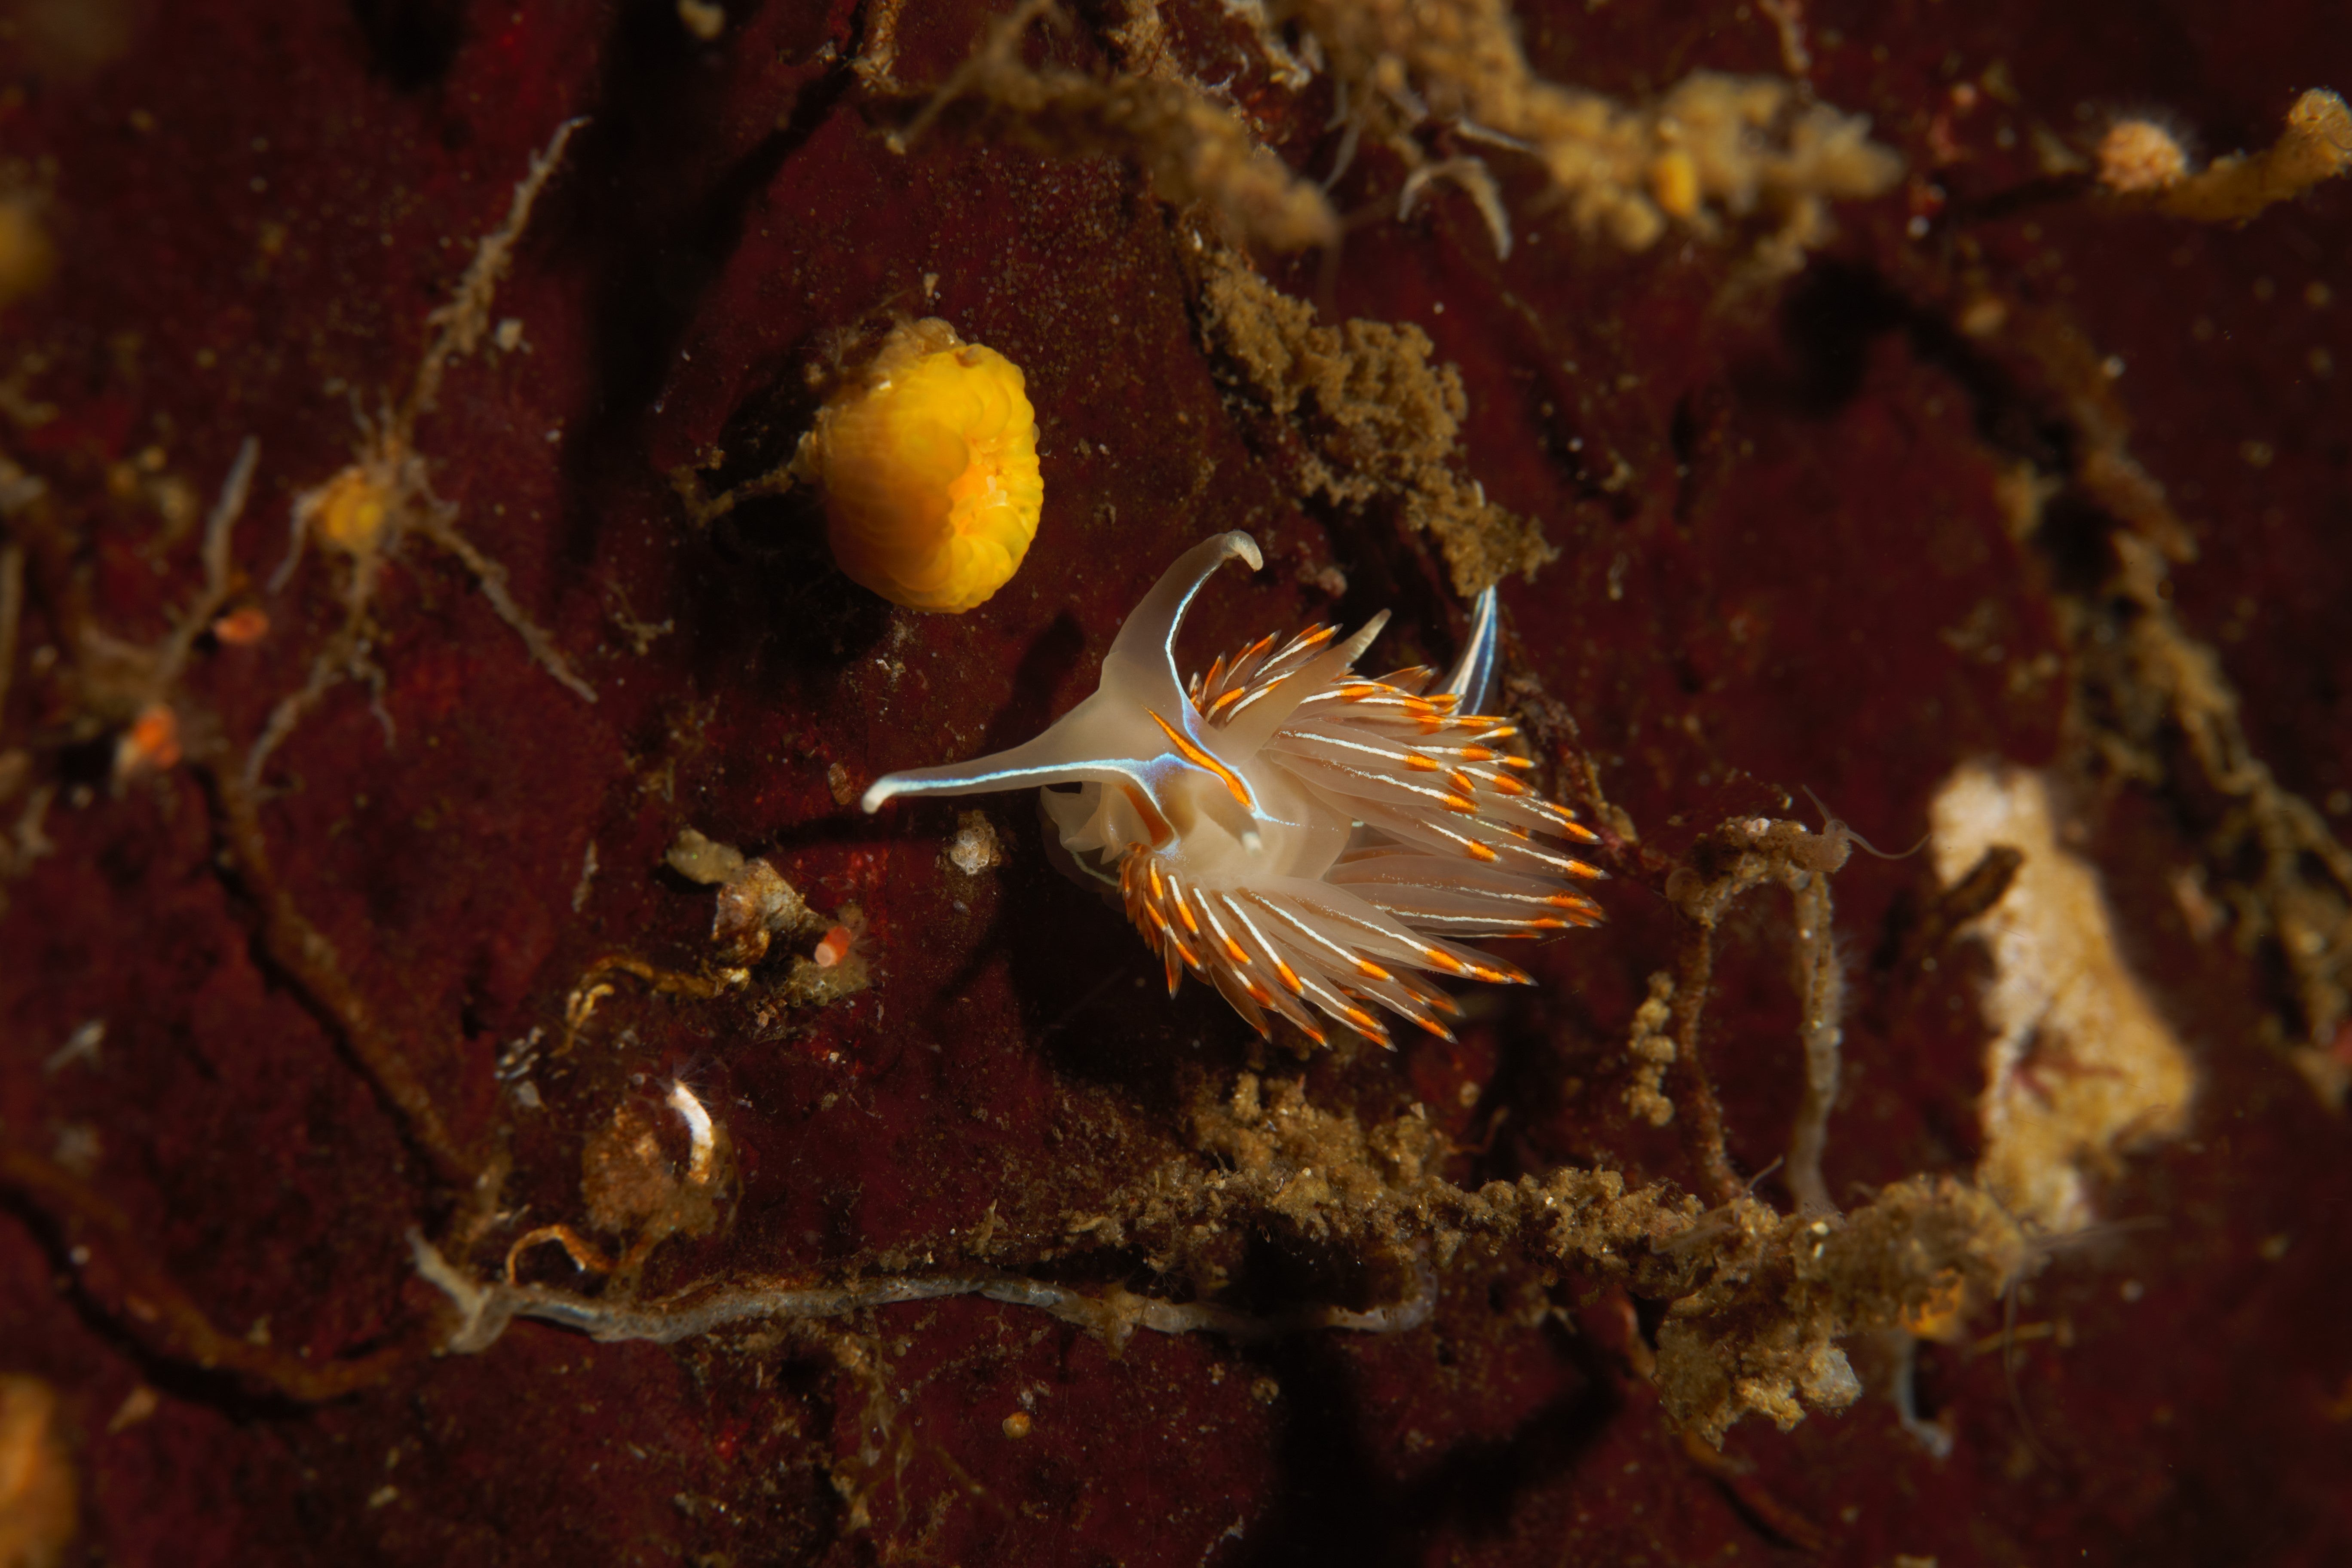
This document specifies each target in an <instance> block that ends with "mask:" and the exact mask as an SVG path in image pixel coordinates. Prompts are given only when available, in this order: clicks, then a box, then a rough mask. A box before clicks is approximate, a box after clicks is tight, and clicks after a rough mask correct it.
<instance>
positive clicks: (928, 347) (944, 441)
mask: <svg viewBox="0 0 2352 1568" xmlns="http://www.w3.org/2000/svg"><path fill="white" fill-rule="evenodd" d="M794 467H795V469H796V470H797V471H800V472H802V473H804V474H812V475H814V477H816V478H817V479H821V480H822V481H823V483H824V505H825V514H826V520H827V523H828V528H829V531H830V533H831V535H832V540H833V555H834V559H835V561H838V562H839V563H841V569H842V570H843V571H844V572H845V573H847V574H849V575H850V577H851V578H852V579H854V580H855V581H856V582H857V583H859V584H863V585H865V586H866V587H868V588H871V589H873V590H874V592H876V593H877V594H879V595H882V596H883V597H884V598H886V599H888V600H890V601H891V602H893V603H894V604H900V605H910V606H912V607H913V608H915V609H918V610H940V611H946V612H949V613H951V614H955V613H961V612H962V611H965V610H969V609H971V607H972V606H973V605H978V604H980V603H982V601H983V600H985V599H987V598H988V596H989V595H992V594H993V593H995V592H996V591H997V590H998V589H999V588H1002V587H1003V586H1004V584H1006V582H1008V581H1009V580H1010V579H1011V578H1012V576H1013V574H1014V573H1015V572H1018V571H1019V570H1020V569H1021V561H1022V558H1023V557H1024V556H1025V555H1027V554H1028V553H1029V542H1030V541H1031V540H1033V539H1034V538H1036V536H1037V518H1038V515H1039V513H1040V512H1041V511H1042V510H1043V509H1044V507H1045V481H1044V480H1043V479H1040V478H1039V476H1038V472H1037V413H1036V410H1035V409H1034V408H1032V407H1031V406H1030V405H1029V395H1028V392H1027V384H1026V382H1025V381H1024V379H1023V377H1022V374H1021V367H1020V366H1018V365H1016V364H1014V363H1013V362H1012V361H1011V360H1009V359H1006V358H1005V357H1004V356H1003V354H1001V353H997V352H996V351H995V350H994V349H992V348H985V347H982V345H981V344H979V343H968V342H964V341H963V340H962V339H961V338H960V337H958V336H957V335H956V331H955V329H954V328H953V327H951V326H950V325H948V323H947V322H945V321H939V320H937V319H936V318H934V319H931V320H927V321H914V322H901V323H900V324H899V325H898V327H896V328H894V329H893V330H892V331H891V333H890V337H889V340H888V341H887V342H885V343H884V344H883V346H882V351H881V353H878V354H877V355H876V356H875V359H874V361H873V363H870V364H868V365H867V366H866V368H865V370H864V372H863V373H862V374H859V375H858V376H857V377H856V378H855V379H853V380H852V381H851V382H850V383H849V384H847V385H845V387H844V388H843V389H842V390H841V391H840V392H839V393H837V394H836V395H835V396H834V397H833V398H832V399H831V400H830V401H828V402H827V403H826V405H824V409H823V410H821V411H820V412H819V413H818V415H817V421H816V427H815V428H814V429H813V430H811V431H810V432H809V435H808V437H807V439H806V440H805V441H804V442H803V445H802V448H801V453H800V456H799V458H798V459H797V460H796V462H795V464H794Z"/></svg>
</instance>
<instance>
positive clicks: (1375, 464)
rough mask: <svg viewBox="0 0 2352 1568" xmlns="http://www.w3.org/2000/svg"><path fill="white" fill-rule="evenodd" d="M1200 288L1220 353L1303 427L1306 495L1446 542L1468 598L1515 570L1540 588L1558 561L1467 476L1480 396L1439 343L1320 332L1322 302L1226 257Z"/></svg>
mask: <svg viewBox="0 0 2352 1568" xmlns="http://www.w3.org/2000/svg"><path fill="white" fill-rule="evenodd" d="M1200 289H1201V323H1202V330H1203V331H1204V332H1205V333H1206V335H1207V337H1208V339H1209V342H1210V347H1211V348H1212V349H1213V350H1214V351H1216V352H1217V353H1221V354H1222V355H1223V357H1224V358H1225V359H1226V360H1227V361H1228V362H1230V363H1232V364H1233V365H1234V367H1235V368H1237V369H1238V370H1239V371H1240V372H1241V374H1242V379H1243V381H1244V384H1246V385H1247V387H1248V388H1249V390H1250V392H1251V394H1252V395H1253V396H1255V398H1256V399H1257V400H1258V401H1259V402H1261V403H1263V404H1265V406H1266V408H1267V410H1268V411H1269V412H1270V413H1271V414H1272V415H1273V416H1275V418H1276V419H1277V420H1280V421H1283V422H1284V423H1285V424H1286V425H1287V426H1290V427H1291V428H1292V429H1294V430H1295V431H1296V432H1297V438H1298V444H1299V450H1298V452H1297V459H1296V460H1297V468H1298V477H1299V484H1298V488H1299V490H1300V493H1301V494H1303V495H1306V496H1309V497H1319V498H1321V499H1322V500H1327V501H1329V502H1331V503H1333V504H1335V505H1339V506H1345V507H1349V508H1354V509H1358V510H1361V509H1363V508H1366V507H1369V506H1371V505H1373V504H1375V503H1385V504H1388V505H1391V506H1393V507H1395V508H1396V509H1397V516H1398V519H1399V521H1401V522H1402V524H1403V526H1404V527H1405V529H1406V530H1407V531H1411V532H1414V533H1420V532H1427V533H1429V534H1431V535H1432V536H1433V537H1434V538H1435V540H1436V541H1437V544H1438V547H1439V548H1440V549H1441V550H1442V551H1443V552H1444V556H1445V563H1446V566H1447V568H1448V570H1449V571H1450V572H1451V574H1452V575H1453V579H1454V591H1455V592H1457V593H1458V594H1460V595H1462V596H1463V598H1465V599H1475V597H1477V595H1479V594H1481V593H1483V592H1485V591H1486V589H1487V588H1489V587H1491V586H1492V585H1494V584H1496V583H1498V582H1500V581H1501V580H1502V579H1504V578H1505V577H1508V576H1511V575H1513V574H1520V575H1523V576H1525V577H1527V578H1528V580H1529V581H1532V580H1533V579H1534V576H1535V572H1536V568H1537V567H1538V566H1541V565H1543V564H1544V563H1546V562H1548V561H1550V560H1551V559H1553V558H1554V557H1555V556H1556V555H1557V554H1558V553H1559V552H1557V551H1556V550H1554V549H1553V548H1552V547H1551V546H1550V545H1549V544H1547V543H1545V542H1544V537H1543V530H1542V527H1541V525H1539V524H1538V522H1537V521H1535V520H1534V519H1532V518H1524V517H1519V516H1517V515H1515V514H1514V513H1512V512H1511V511H1509V510H1506V509H1505V508H1503V507H1499V506H1496V504H1494V503H1493V502H1492V501H1489V500H1487V499H1486V489H1485V488H1484V487H1483V486H1481V485H1480V484H1479V483H1478V481H1477V480H1476V479H1472V478H1471V477H1470V476H1469V475H1468V474H1467V473H1466V472H1465V467H1464V461H1463V455H1462V422H1463V420H1464V419H1465V417H1466V416H1468V414H1469V411H1470V400H1469V397H1468V395H1466V394H1465V392H1464V391H1463V388H1462V374H1461V372H1459V371H1458V370H1456V369H1455V368H1454V366H1452V365H1450V364H1433V363H1430V355H1431V353H1432V352H1433V347H1434V345H1433V344H1432V343H1431V342H1430V341H1429V335H1428V334H1427V333H1426V332H1423V331H1422V330H1421V329H1420V328H1419V327H1417V326H1415V325H1413V324H1412V322H1410V321H1408V322H1405V323H1404V324H1403V325H1402V326H1391V325H1390V324H1389V323H1388V322H1385V321H1346V322H1342V323H1341V324H1340V325H1339V326H1337V327H1329V326H1324V325H1321V324H1320V323H1318V321H1316V319H1315V307H1314V306H1312V305H1310V304H1308V303H1307V301H1306V300H1296V299H1293V298H1291V297H1290V296H1289V295H1286V294H1285V293H1283V292H1281V291H1280V290H1279V289H1276V288H1275V287H1274V285H1273V284H1271V283H1269V282H1267V281H1266V280H1265V278H1263V277H1261V276H1260V275H1259V274H1258V273H1257V272H1256V271H1255V270H1254V269H1252V268H1251V267H1250V265H1249V264H1248V262H1247V261H1245V260H1244V259H1243V258H1241V257H1239V256H1237V255H1235V254H1234V253H1233V252H1231V251H1226V250H1217V251H1213V252H1210V253H1208V254H1207V255H1206V256H1205V257H1204V258H1203V260H1202V265H1201V276H1200Z"/></svg>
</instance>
